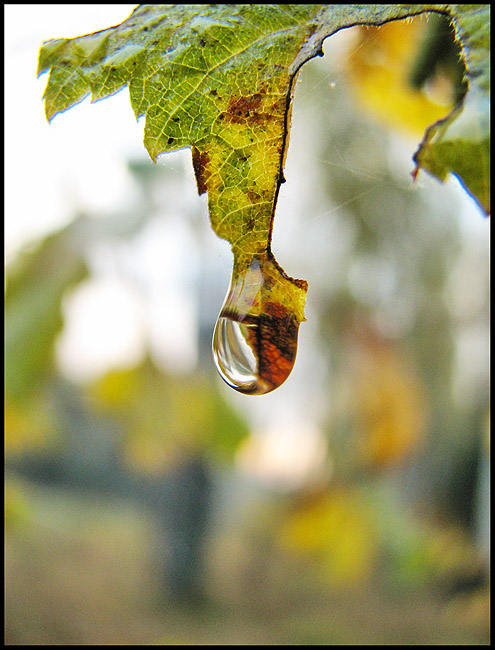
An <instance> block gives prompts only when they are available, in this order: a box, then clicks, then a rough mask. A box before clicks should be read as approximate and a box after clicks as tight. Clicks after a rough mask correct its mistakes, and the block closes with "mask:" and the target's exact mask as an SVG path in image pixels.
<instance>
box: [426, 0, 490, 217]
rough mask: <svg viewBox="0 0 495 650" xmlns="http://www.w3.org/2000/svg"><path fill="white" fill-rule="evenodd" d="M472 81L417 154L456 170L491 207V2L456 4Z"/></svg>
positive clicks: (435, 168) (438, 172) (433, 166)
mask: <svg viewBox="0 0 495 650" xmlns="http://www.w3.org/2000/svg"><path fill="white" fill-rule="evenodd" d="M453 13H454V24H455V27H456V31H457V33H458V36H459V38H460V39H461V42H462V45H463V53H464V57H465V64H466V69H467V77H468V81H469V91H468V93H467V95H466V97H465V99H464V102H463V103H462V104H460V105H459V106H458V107H456V108H455V109H454V110H453V111H452V113H451V114H450V115H448V116H447V117H446V118H445V119H444V120H440V121H439V122H437V123H436V124H434V125H432V126H431V127H430V128H429V129H428V130H427V131H426V133H425V136H424V139H423V141H422V142H421V144H420V147H419V149H418V151H417V152H416V154H415V155H414V161H415V162H416V170H415V172H414V175H416V174H417V172H418V170H419V169H420V168H423V169H425V170H426V171H428V172H430V173H431V174H433V175H434V176H436V177H437V178H439V179H440V180H442V181H444V180H445V178H446V177H447V175H448V173H449V172H451V173H452V174H454V175H455V176H457V177H458V178H459V180H460V181H461V183H462V185H463V186H464V187H465V189H466V190H467V192H468V193H469V194H470V195H471V196H472V197H473V198H474V199H475V201H476V202H477V203H478V204H479V206H480V207H481V208H482V209H483V210H484V211H485V212H486V213H487V214H489V213H490V5H453Z"/></svg>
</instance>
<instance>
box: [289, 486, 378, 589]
mask: <svg viewBox="0 0 495 650" xmlns="http://www.w3.org/2000/svg"><path fill="white" fill-rule="evenodd" d="M281 541H282V544H283V545H284V546H285V547H286V548H288V549H289V550H291V551H295V552H299V553H301V554H304V555H305V556H308V555H309V556H311V557H313V559H315V560H316V561H317V564H318V567H319V568H320V570H321V573H322V576H323V579H324V580H325V581H327V582H328V583H330V584H332V585H335V586H340V585H343V584H354V583H357V582H359V581H361V580H363V579H365V578H366V577H367V576H368V575H369V573H370V571H371V570H372V568H373V566H374V559H375V553H376V545H375V535H374V531H373V528H372V524H371V521H370V518H369V516H368V513H367V511H366V508H365V506H364V504H363V503H362V501H361V500H360V498H359V495H358V494H357V493H356V492H355V491H353V490H352V489H346V490H345V491H344V490H340V489H334V490H333V491H332V492H331V493H328V494H321V495H318V496H317V497H316V498H313V499H312V500H311V501H309V502H308V501H307V502H305V503H304V504H302V506H301V507H299V508H298V509H296V510H294V511H293V512H291V513H290V514H289V516H288V519H287V520H286V521H285V523H284V525H283V527H282V530H281Z"/></svg>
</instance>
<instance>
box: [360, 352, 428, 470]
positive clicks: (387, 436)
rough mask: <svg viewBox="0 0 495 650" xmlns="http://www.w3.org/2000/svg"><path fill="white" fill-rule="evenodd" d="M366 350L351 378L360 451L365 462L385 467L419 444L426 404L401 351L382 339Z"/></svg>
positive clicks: (408, 453) (361, 459)
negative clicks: (382, 341)
mask: <svg viewBox="0 0 495 650" xmlns="http://www.w3.org/2000/svg"><path fill="white" fill-rule="evenodd" d="M365 350H366V351H365V352H364V353H363V354H362V356H361V357H360V360H359V364H357V365H358V367H357V369H356V374H355V376H354V377H353V380H352V383H353V400H354V403H355V415H356V427H357V431H358V435H359V441H358V448H357V455H358V458H359V459H360V461H361V462H362V463H364V464H365V465H366V466H370V465H371V466H374V467H382V466H386V465H390V464H392V463H395V462H398V461H400V460H402V459H403V458H405V457H407V456H408V455H410V454H411V453H412V452H413V451H414V450H416V449H417V448H418V446H419V444H420V443H421V439H422V432H423V423H424V411H425V407H424V403H423V400H422V397H421V390H420V386H419V383H418V382H417V380H416V379H415V377H414V376H413V374H412V373H411V371H410V369H409V368H408V367H407V365H406V364H405V363H404V361H403V360H402V359H401V357H400V354H399V352H398V351H396V350H395V349H394V348H392V347H388V346H387V345H386V344H380V343H377V344H376V345H370V346H369V347H368V348H366V349H365Z"/></svg>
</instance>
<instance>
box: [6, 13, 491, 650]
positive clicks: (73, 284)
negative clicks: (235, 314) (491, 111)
mask: <svg viewBox="0 0 495 650" xmlns="http://www.w3.org/2000/svg"><path fill="white" fill-rule="evenodd" d="M133 7H134V5H6V7H5V48H6V49H5V53H6V66H5V91H6V92H5V136H6V157H5V162H6V165H5V168H6V171H5V188H6V198H5V209H6V213H5V214H6V219H5V237H6V285H5V286H6V289H5V324H6V339H5V340H6V343H5V377H6V383H5V392H6V400H5V406H6V414H5V430H6V461H5V466H6V526H5V529H6V538H5V547H6V591H5V622H6V625H5V628H6V638H5V642H6V644H8V645H29V644H41V645H49V644H69V645H70V644H73V645H78V644H79V645H89V644H126V645H130V644H165V645H166V644H176V643H178V644H205V643H206V644H208V643H219V644H222V643H232V644H257V643H264V644H328V645H330V644H332V645H337V644H354V643H355V644H361V645H363V644H401V645H406V644H449V643H453V644H474V645H477V644H486V643H488V642H489V417H490V414H489V360H488V356H489V352H488V349H489V274H488V269H489V235H488V229H489V220H488V219H486V218H485V217H483V216H482V215H481V213H480V212H479V210H478V208H477V207H476V205H475V203H474V201H473V200H472V199H471V198H470V197H468V196H467V195H466V194H465V192H464V191H463V189H462V188H461V186H460V185H459V183H458V182H457V180H456V179H455V178H450V179H449V180H448V182H446V183H445V184H444V185H441V184H440V183H438V182H436V181H435V180H433V179H431V178H429V177H427V176H426V175H425V174H424V173H420V174H419V176H418V178H417V180H416V182H415V183H413V182H412V179H411V176H410V173H411V172H412V171H413V167H414V165H413V162H412V155H413V154H414V152H415V150H416V148H417V146H418V143H419V141H420V139H421V137H422V134H423V131H424V128H425V127H426V126H427V125H428V124H429V123H431V122H432V121H434V120H436V119H439V118H440V117H442V116H444V115H445V114H446V113H447V112H448V111H449V109H450V107H451V106H452V102H453V101H455V96H456V92H457V93H459V92H462V88H461V90H459V85H458V78H457V77H456V74H458V68H457V66H456V64H455V63H452V61H453V60H455V58H456V57H455V52H454V57H453V58H452V56H449V51H450V50H449V47H450V46H449V37H448V34H447V36H446V37H445V40H444V41H443V42H444V45H445V49H444V50H443V51H444V54H445V56H443V57H441V61H440V64H439V65H438V66H436V67H435V66H433V65H430V68H429V69H430V70H431V72H432V73H433V72H434V74H431V75H430V77H429V78H428V79H422V78H421V70H424V65H423V67H421V62H420V59H419V58H418V57H420V56H422V55H423V56H425V52H426V51H427V47H428V45H427V44H428V38H432V33H433V32H434V30H435V29H437V30H438V31H441V30H442V29H443V30H445V25H438V24H437V25H435V19H433V18H432V19H430V20H429V21H427V20H425V19H416V20H414V21H408V22H405V21H400V22H396V23H392V24H390V25H388V26H386V27H384V28H381V29H379V30H378V29H361V28H352V29H347V30H343V31H342V32H339V33H338V34H337V35H335V36H333V37H331V38H330V39H327V41H326V42H325V43H324V51H325V56H324V57H323V58H321V59H317V60H313V61H311V62H309V63H308V64H306V65H305V66H304V67H303V69H302V72H301V74H300V78H299V81H298V85H297V88H296V92H295V102H294V111H293V122H292V133H291V142H290V148H289V153H288V157H287V164H286V171H285V176H286V178H287V183H285V184H284V185H283V186H282V188H281V192H280V198H279V205H278V208H277V217H276V220H275V228H274V234H273V251H274V253H275V255H276V257H277V259H278V261H279V262H280V264H281V265H282V266H283V267H284V269H285V270H286V271H287V273H288V274H290V275H292V276H295V277H301V278H305V279H306V280H308V282H309V293H308V300H307V308H306V316H307V322H305V323H303V324H302V325H301V328H300V335H299V352H298V358H297V361H296V364H295V368H294V370H293V372H292V375H291V376H290V377H289V379H288V380H287V381H286V382H285V384H284V385H282V386H281V387H280V388H279V389H278V390H276V391H275V392H273V393H271V394H269V395H266V396H259V397H251V396H243V395H240V394H237V393H235V392H234V391H233V390H231V389H230V388H229V387H228V386H227V385H226V384H224V383H223V382H222V380H221V379H220V378H219V377H218V375H217V374H216V371H215V369H214V365H213V360H212V357H211V336H212V332H213V328H214V325H215V321H216V318H217V315H218V312H219V310H220V308H221V305H222V302H223V299H224V296H225V293H226V291H227V288H228V284H229V281H230V272H231V263H232V259H231V254H230V250H229V246H228V244H227V243H226V242H224V241H221V240H219V239H218V238H217V237H216V236H215V235H214V233H213V232H212V231H211V229H210V227H209V223H208V216H207V203H206V198H205V197H204V196H203V197H198V196H197V191H196V185H195V180H194V174H193V170H192V164H191V159H190V152H189V151H181V152H177V153H174V154H168V155H165V156H162V158H161V159H160V160H159V162H158V164H157V165H154V164H153V163H152V162H151V161H150V160H149V158H148V157H147V154H146V152H145V150H144V147H143V145H142V137H143V123H142V121H140V122H138V123H136V121H135V119H134V116H133V113H132V110H131V108H130V103H129V100H128V96H127V90H124V91H122V92H120V93H118V94H117V95H115V96H114V97H112V98H109V99H106V100H104V101H101V102H97V103H95V104H90V101H89V99H86V100H85V101H83V102H82V103H81V104H80V105H78V106H77V107H75V108H73V109H71V110H70V111H68V112H67V113H65V114H62V115H59V116H57V117H56V118H55V119H54V120H53V122H52V124H51V125H48V124H47V123H46V121H45V118H44V112H43V105H42V100H41V97H42V94H43V90H44V86H45V84H46V77H42V78H40V79H38V80H37V79H36V65H37V53H38V49H39V46H40V44H41V42H42V41H43V40H47V39H48V38H57V37H73V36H77V35H80V34H84V33H88V32H91V31H95V30H98V29H103V28H106V27H108V26H110V25H114V24H117V23H119V22H121V21H122V20H124V19H125V18H126V17H127V16H128V15H129V13H130V12H131V11H132V9H133ZM447 32H448V30H447ZM450 45H451V44H450ZM450 54H451V53H450ZM411 80H412V82H413V83H411ZM423 82H424V83H423ZM414 84H415V85H416V88H414ZM420 84H423V86H422V88H421V89H418V87H417V86H419V85H420Z"/></svg>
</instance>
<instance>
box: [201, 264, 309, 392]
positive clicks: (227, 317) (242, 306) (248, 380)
mask: <svg viewBox="0 0 495 650" xmlns="http://www.w3.org/2000/svg"><path fill="white" fill-rule="evenodd" d="M285 284H288V285H289V288H287V286H285ZM281 285H282V286H281ZM306 291H307V285H306V283H305V282H304V281H302V280H293V279H292V278H288V277H287V276H285V274H283V272H281V270H280V268H279V267H278V265H276V264H275V263H274V262H273V261H271V260H270V259H261V258H259V257H258V258H253V259H252V261H251V263H250V264H249V266H248V267H247V269H245V270H244V271H242V272H239V271H237V270H236V269H235V267H234V272H233V275H232V282H231V285H230V289H229V292H228V294H227V297H226V299H225V302H224V304H223V307H222V309H221V311H220V315H219V317H218V320H217V324H216V327H215V332H214V334H213V358H214V360H215V365H216V367H217V369H218V371H219V373H220V376H221V377H222V379H223V380H224V381H225V382H226V383H227V384H229V386H231V387H232V388H234V389H235V390H238V391H240V392H241V393H247V394H251V395H262V394H264V393H269V392H270V391H272V390H274V389H275V388H277V387H278V386H280V385H281V384H282V383H283V382H284V381H285V380H286V379H287V377H288V376H289V374H290V372H291V370H292V368H293V366H294V362H295V359H296V352H297V334H298V330H299V323H300V321H301V320H302V319H303V318H304V316H302V317H301V316H300V314H299V313H298V305H299V298H300V294H304V297H305V294H306ZM291 293H295V295H296V300H295V301H294V309H290V308H287V306H285V304H282V297H283V298H284V302H285V303H287V302H289V303H290V300H289V301H288V300H287V296H289V295H291ZM302 305H304V298H303V302H302Z"/></svg>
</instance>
